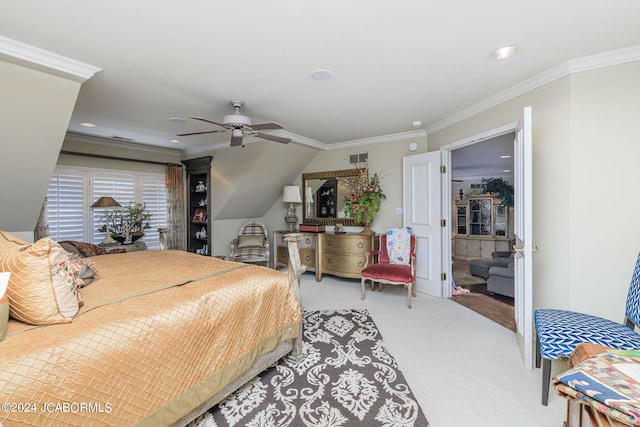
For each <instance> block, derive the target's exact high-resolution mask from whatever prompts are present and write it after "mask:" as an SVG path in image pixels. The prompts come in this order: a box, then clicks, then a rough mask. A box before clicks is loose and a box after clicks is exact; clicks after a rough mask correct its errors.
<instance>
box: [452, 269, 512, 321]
mask: <svg viewBox="0 0 640 427" xmlns="http://www.w3.org/2000/svg"><path fill="white" fill-rule="evenodd" d="M452 270H453V279H454V281H455V283H456V285H458V286H460V287H462V288H465V289H468V290H469V291H471V292H470V293H468V294H464V295H454V296H453V297H452V298H451V299H452V300H453V301H455V302H457V303H458V304H461V305H464V306H465V307H467V308H468V309H470V310H473V311H475V312H476V313H478V314H481V315H483V316H484V317H486V318H488V319H491V320H493V321H494V322H496V323H498V324H499V325H502V326H504V327H505V328H507V329H510V330H512V331H514V332H515V331H516V323H515V312H514V307H513V306H514V300H513V298H511V297H506V296H503V295H498V294H491V293H489V292H488V291H487V282H486V280H485V279H483V278H482V277H477V276H472V275H471V273H469V261H467V260H458V259H456V260H455V261H454V262H453V266H452Z"/></svg>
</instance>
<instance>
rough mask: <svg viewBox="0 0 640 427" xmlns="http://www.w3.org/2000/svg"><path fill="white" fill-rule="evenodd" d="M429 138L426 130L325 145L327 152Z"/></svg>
mask: <svg viewBox="0 0 640 427" xmlns="http://www.w3.org/2000/svg"><path fill="white" fill-rule="evenodd" d="M425 136H427V132H426V131H425V130H424V129H419V130H411V131H407V132H399V133H392V134H389V135H381V136H374V137H371V138H362V139H354V140H352V141H344V142H337V143H335V144H325V145H326V147H327V148H326V149H327V150H338V149H340V148H350V147H358V146H361V145H371V144H379V143H382V142H392V141H398V140H400V139H410V138H420V137H425Z"/></svg>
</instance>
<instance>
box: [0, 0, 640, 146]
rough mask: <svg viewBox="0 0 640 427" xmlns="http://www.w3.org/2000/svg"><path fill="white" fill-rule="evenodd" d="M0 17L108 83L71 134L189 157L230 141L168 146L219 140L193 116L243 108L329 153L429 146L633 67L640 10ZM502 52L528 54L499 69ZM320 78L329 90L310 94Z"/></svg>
mask: <svg viewBox="0 0 640 427" xmlns="http://www.w3.org/2000/svg"><path fill="white" fill-rule="evenodd" d="M0 9H1V10H0V28H1V29H2V30H1V34H0V35H1V36H4V37H7V38H9V39H11V40H15V41H18V42H21V43H25V44H27V45H29V46H32V47H35V48H38V49H43V50H45V51H48V52H51V53H54V54H58V55H63V56H65V57H68V58H72V59H74V60H77V61H81V62H83V63H86V64H90V65H93V66H95V67H98V68H100V69H101V70H102V71H101V72H99V73H97V74H96V75H95V76H94V77H93V78H91V79H90V80H88V81H87V82H86V83H84V84H83V85H82V87H81V90H80V94H79V97H78V101H77V103H76V106H75V109H74V111H73V115H72V118H71V122H70V124H69V131H70V132H73V133H79V134H87V135H92V136H99V137H104V138H109V139H113V140H117V141H121V142H124V143H131V144H143V145H152V146H159V147H165V148H171V149H176V150H180V151H181V152H183V153H187V154H188V153H190V152H197V151H198V150H202V149H203V148H204V147H213V148H215V147H222V146H225V145H228V141H229V138H230V135H229V133H212V134H206V135H200V136H189V137H181V138H178V139H180V140H181V142H180V143H172V142H169V140H171V139H174V138H176V134H177V133H184V132H197V131H206V130H212V129H215V128H216V126H215V125H209V124H206V123H203V122H199V121H196V120H191V119H189V116H202V117H206V118H209V119H211V120H213V121H221V119H222V116H224V115H227V114H231V113H233V109H232V107H231V104H230V101H231V100H232V99H240V100H243V101H244V102H245V103H246V104H245V106H244V107H243V109H242V111H241V112H242V113H244V114H246V115H248V116H250V117H251V118H252V119H253V120H254V122H258V123H260V122H268V121H276V122H279V123H281V124H282V125H283V126H284V128H285V131H275V132H273V133H275V134H277V135H281V136H287V137H291V138H292V139H293V140H294V142H295V143H302V144H306V145H310V146H313V147H316V148H326V147H329V146H332V145H335V144H338V145H340V143H343V142H348V141H354V140H361V139H366V138H375V137H380V136H384V135H392V134H402V133H403V132H409V131H415V130H424V131H427V132H429V131H432V130H435V129H437V128H438V127H439V126H440V125H441V124H442V123H444V122H445V121H447V120H450V118H451V117H455V115H456V114H459V113H460V112H461V111H464V110H465V109H469V108H473V107H474V106H477V105H479V103H482V102H484V101H485V100H487V99H488V98H490V97H492V96H495V95H496V94H500V93H503V92H504V91H508V90H511V89H512V88H513V87H516V85H518V84H520V83H521V82H523V81H531V80H532V79H534V80H535V79H536V78H540V77H541V76H542V77H543V78H546V79H553V78H554V76H561V75H562V74H563V73H564V74H566V72H567V70H568V69H571V68H575V67H583V68H584V67H588V63H589V60H588V58H591V55H602V54H603V53H605V52H611V51H614V54H616V55H618V56H620V55H622V57H625V55H627V57H630V58H633V57H634V55H635V60H637V59H638V46H640V29H639V28H640V27H639V26H638V17H639V16H640V2H638V1H637V0H616V1H615V2H613V3H612V2H610V1H604V0H600V1H594V0H590V1H589V0H587V1H585V0H580V1H578V0H565V1H560V2H558V1H552V0H539V1H536V2H533V1H529V2H514V1H507V0H495V1H492V2H490V3H487V2H477V1H472V0H461V1H457V2H451V1H449V2H444V1H437V2H433V1H431V2H425V1H418V0H398V1H395V2H388V1H380V0H373V1H367V2H345V1H338V0H326V1H323V2H320V3H313V2H305V1H299V0H276V1H269V2H266V1H260V0H244V1H235V2H229V1H228V2H215V1H205V0H186V1H180V2H178V1H167V2H158V1H152V0H137V1H124V0H113V1H109V2H86V1H81V0H65V1H62V2H52V1H49V0H30V1H24V0H3V2H2V6H1V7H0ZM505 45H515V46H517V47H518V50H519V51H518V53H517V54H516V55H515V56H513V57H511V58H509V59H505V60H501V61H495V60H491V59H490V58H489V53H490V52H491V51H492V50H493V49H495V48H499V47H502V46H505ZM0 53H1V52H0ZM34 54H36V55H38V54H39V52H38V51H35V52H34ZM585 58H587V59H585ZM314 69H328V70H330V71H331V73H332V78H331V79H329V80H314V79H312V78H311V76H310V74H311V72H312V70H314ZM170 118H180V119H185V122H184V123H176V122H175V120H174V121H170V120H169V119H170ZM416 121H418V122H420V123H419V124H416V126H415V127H414V126H413V125H412V124H413V122H416ZM82 122H91V123H94V124H96V125H97V126H96V127H94V128H86V127H83V126H81V125H80V123H82Z"/></svg>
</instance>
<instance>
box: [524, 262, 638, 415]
mask: <svg viewBox="0 0 640 427" xmlns="http://www.w3.org/2000/svg"><path fill="white" fill-rule="evenodd" d="M534 320H535V326H536V368H539V367H540V359H541V358H542V404H543V405H545V406H546V405H547V403H548V402H549V383H550V379H551V361H553V360H557V359H559V358H561V357H570V356H571V353H572V352H573V350H575V348H576V347H577V346H578V344H581V343H592V344H599V345H602V346H605V347H611V348H615V349H618V350H638V349H640V334H638V333H636V332H635V327H636V325H638V324H640V255H638V259H637V261H636V267H635V270H634V272H633V276H632V278H631V285H630V287H629V292H628V294H627V304H626V309H625V318H624V323H623V324H621V323H617V322H613V321H611V320H608V319H603V318H601V317H597V316H592V315H589V314H583V313H577V312H574V311H566V310H551V309H540V310H536V311H535V313H534Z"/></svg>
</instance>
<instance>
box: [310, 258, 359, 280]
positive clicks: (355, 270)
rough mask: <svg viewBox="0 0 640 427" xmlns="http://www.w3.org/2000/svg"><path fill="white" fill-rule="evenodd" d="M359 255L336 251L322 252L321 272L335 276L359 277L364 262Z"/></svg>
mask: <svg viewBox="0 0 640 427" xmlns="http://www.w3.org/2000/svg"><path fill="white" fill-rule="evenodd" d="M365 261H366V259H365V257H364V256H361V255H344V254H341V253H337V252H323V253H322V261H321V262H322V272H323V273H327V274H335V275H336V276H341V277H348V278H354V279H359V278H360V276H361V272H362V269H363V268H364V264H365Z"/></svg>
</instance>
